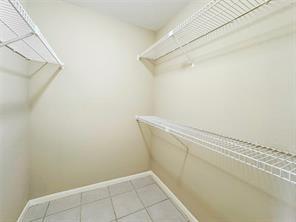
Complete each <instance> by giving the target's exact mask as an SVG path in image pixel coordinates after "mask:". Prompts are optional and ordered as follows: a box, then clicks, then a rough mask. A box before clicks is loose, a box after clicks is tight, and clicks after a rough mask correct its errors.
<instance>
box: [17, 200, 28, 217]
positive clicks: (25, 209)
mask: <svg viewBox="0 0 296 222" xmlns="http://www.w3.org/2000/svg"><path fill="white" fill-rule="evenodd" d="M30 206H31V205H30V201H28V202H27V204H26V205H25V207H24V209H23V210H22V212H21V214H20V216H19V218H18V219H17V222H21V221H22V219H23V217H24V216H25V212H26V211H27V210H28V209H29V207H30Z"/></svg>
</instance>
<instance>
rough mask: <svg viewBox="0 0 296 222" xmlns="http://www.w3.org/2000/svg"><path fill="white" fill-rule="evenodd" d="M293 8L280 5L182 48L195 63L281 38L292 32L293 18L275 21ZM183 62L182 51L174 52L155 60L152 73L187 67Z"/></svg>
mask: <svg viewBox="0 0 296 222" xmlns="http://www.w3.org/2000/svg"><path fill="white" fill-rule="evenodd" d="M295 9H296V7H295V5H292V6H291V8H290V7H286V8H283V9H281V10H279V11H277V12H275V13H272V14H270V15H268V16H265V17H262V18H260V19H258V20H255V21H250V22H248V21H247V20H246V22H245V23H242V22H239V23H238V25H239V27H236V26H237V25H233V27H230V28H229V30H224V29H226V28H224V29H223V30H222V32H218V33H216V34H215V33H213V34H211V35H209V36H208V37H206V38H204V39H202V40H201V41H196V42H193V43H191V44H190V45H189V46H187V47H184V51H185V52H186V54H187V55H188V56H189V57H190V58H191V59H192V61H194V64H195V65H196V64H200V63H203V62H206V61H208V60H212V59H215V58H219V57H222V56H226V55H228V54H232V53H236V52H239V51H241V50H246V49H249V48H252V47H254V46H259V45H262V44H267V43H268V42H271V41H274V40H277V39H280V38H285V37H287V36H288V35H291V34H293V33H295V32H296V26H295V25H294V21H293V19H290V20H287V19H285V22H283V23H280V25H279V24H277V23H278V22H277V20H281V19H282V18H281V17H284V16H286V17H288V18H291V15H290V16H289V13H291V12H294V11H295ZM286 14H287V15H288V16H287V15H286ZM277 16H278V17H277ZM286 20H287V21H286ZM241 23H242V24H241ZM262 26H264V28H262ZM184 64H186V58H185V57H184V55H183V53H182V52H179V51H177V52H176V53H172V54H171V55H168V56H166V57H164V58H162V59H160V60H159V61H158V62H157V63H156V68H155V72H156V73H157V74H164V73H167V72H172V71H176V70H180V69H184V68H188V66H186V65H184Z"/></svg>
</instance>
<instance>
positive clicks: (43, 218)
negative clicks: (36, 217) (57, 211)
mask: <svg viewBox="0 0 296 222" xmlns="http://www.w3.org/2000/svg"><path fill="white" fill-rule="evenodd" d="M49 204H50V201H48V203H47V206H46V210H45V213H44V215H43V217H42V222H43V221H44V220H45V217H46V214H47V211H48V208H49Z"/></svg>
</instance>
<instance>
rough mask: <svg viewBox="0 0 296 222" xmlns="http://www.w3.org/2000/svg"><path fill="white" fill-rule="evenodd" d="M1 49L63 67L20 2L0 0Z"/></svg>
mask: <svg viewBox="0 0 296 222" xmlns="http://www.w3.org/2000/svg"><path fill="white" fill-rule="evenodd" d="M1 47H7V48H9V49H11V50H13V51H14V52H16V53H17V54H19V55H21V56H22V57H24V58H26V59H28V60H33V61H38V62H45V63H53V64H58V65H60V66H61V67H62V66H63V63H62V62H61V60H60V59H59V58H58V57H57V55H56V54H55V52H54V50H53V49H52V48H51V46H50V45H49V43H48V42H47V41H46V39H45V38H44V36H43V35H42V33H41V32H40V30H39V29H38V27H37V26H36V25H35V24H34V22H33V21H32V19H31V18H30V16H29V15H28V13H27V12H26V11H25V9H24V7H23V6H22V4H21V3H20V2H19V0H0V48H1Z"/></svg>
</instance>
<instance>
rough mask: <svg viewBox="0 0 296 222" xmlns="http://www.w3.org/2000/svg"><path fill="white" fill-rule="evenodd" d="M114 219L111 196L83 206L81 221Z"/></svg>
mask: <svg viewBox="0 0 296 222" xmlns="http://www.w3.org/2000/svg"><path fill="white" fill-rule="evenodd" d="M114 219H115V215H114V210H113V207H112V202H111V199H109V198H108V199H104V200H100V201H97V202H94V203H90V204H86V205H83V206H82V209H81V222H110V221H112V220H114Z"/></svg>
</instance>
